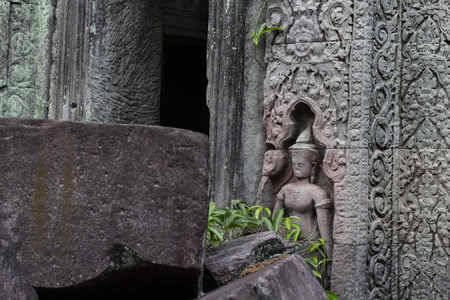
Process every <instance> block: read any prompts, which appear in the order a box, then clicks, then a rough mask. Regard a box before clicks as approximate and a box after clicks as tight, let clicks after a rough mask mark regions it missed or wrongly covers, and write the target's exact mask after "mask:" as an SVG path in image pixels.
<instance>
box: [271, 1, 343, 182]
mask: <svg viewBox="0 0 450 300" xmlns="http://www.w3.org/2000/svg"><path fill="white" fill-rule="evenodd" d="M333 3H334V4H332V3H331V2H325V3H323V4H322V5H321V3H320V2H319V1H284V2H279V1H272V2H270V3H269V7H268V11H267V20H268V23H269V24H268V26H282V27H283V28H284V30H283V31H280V32H276V33H274V34H273V35H271V37H270V38H269V39H268V48H267V51H266V60H267V62H268V67H267V75H266V82H265V97H264V124H265V128H266V133H267V141H266V142H267V144H268V145H272V146H273V147H275V148H276V149H287V148H288V147H289V145H292V144H293V142H294V141H295V139H296V137H297V136H298V134H299V130H300V128H299V126H298V121H296V119H298V118H299V117H300V118H301V116H299V114H300V113H301V112H299V104H302V103H303V104H307V105H308V106H309V107H310V109H311V110H312V111H313V113H314V115H315V118H314V124H313V126H312V128H313V132H314V136H315V138H316V139H317V140H318V142H319V143H320V144H321V145H322V146H324V147H326V148H327V151H326V154H325V160H326V161H327V162H328V163H327V164H325V167H326V168H327V169H326V172H327V176H329V177H330V179H332V180H333V181H335V182H338V181H340V180H341V179H342V178H343V176H344V174H345V167H344V166H345V158H344V157H345V155H344V151H343V150H339V149H345V140H346V132H345V125H344V124H345V123H346V122H347V119H348V65H349V63H348V62H349V52H350V41H349V40H348V39H349V38H350V32H351V29H352V26H351V15H352V12H351V5H350V3H348V2H346V1H336V2H333ZM331 25H332V26H331Z"/></svg>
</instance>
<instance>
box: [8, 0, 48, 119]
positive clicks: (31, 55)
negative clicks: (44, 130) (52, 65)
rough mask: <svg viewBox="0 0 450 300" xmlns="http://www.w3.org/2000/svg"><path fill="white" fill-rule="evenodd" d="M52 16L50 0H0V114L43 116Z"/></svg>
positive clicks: (24, 116)
mask: <svg viewBox="0 0 450 300" xmlns="http://www.w3.org/2000/svg"><path fill="white" fill-rule="evenodd" d="M52 16H53V6H52V5H51V3H50V2H49V1H3V0H2V1H0V38H1V45H0V116H3V117H22V118H39V117H40V118H44V117H45V107H46V104H47V101H48V92H47V91H48V73H49V41H50V36H51V26H52V25H51V23H52V22H51V20H52Z"/></svg>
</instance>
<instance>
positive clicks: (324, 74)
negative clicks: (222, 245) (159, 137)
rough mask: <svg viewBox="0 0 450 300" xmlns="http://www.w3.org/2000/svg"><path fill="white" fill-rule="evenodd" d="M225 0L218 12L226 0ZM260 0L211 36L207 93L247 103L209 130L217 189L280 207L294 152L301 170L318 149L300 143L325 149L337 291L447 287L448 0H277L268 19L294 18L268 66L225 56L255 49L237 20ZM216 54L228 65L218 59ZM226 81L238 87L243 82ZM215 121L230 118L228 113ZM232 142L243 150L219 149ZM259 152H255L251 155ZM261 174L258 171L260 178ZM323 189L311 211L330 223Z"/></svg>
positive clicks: (323, 176) (389, 294)
mask: <svg viewBox="0 0 450 300" xmlns="http://www.w3.org/2000/svg"><path fill="white" fill-rule="evenodd" d="M219 2H220V3H218V4H214V5H212V6H213V7H212V9H211V11H212V16H215V14H218V12H220V11H221V9H222V5H225V4H224V3H225V1H219ZM255 2H257V1H250V2H249V4H248V6H246V5H247V4H238V3H235V4H232V5H231V7H227V10H228V11H229V14H231V15H233V16H237V19H238V20H239V21H240V23H238V24H237V25H235V27H233V24H225V25H223V24H221V23H220V22H217V21H215V19H214V17H213V18H212V19H211V21H210V23H211V24H212V26H211V27H212V30H213V33H214V34H216V35H217V34H218V32H220V33H221V34H224V35H226V34H229V38H227V39H226V41H225V42H224V41H222V42H221V43H220V44H219V43H218V38H215V35H212V36H210V38H211V39H212V40H213V42H211V41H210V44H211V47H213V49H212V50H211V51H210V55H212V56H213V57H214V58H215V59H216V60H215V61H213V60H212V59H211V60H210V61H209V62H210V67H209V69H210V72H211V70H212V71H213V72H214V73H211V74H213V77H212V78H211V77H210V78H209V79H210V85H212V86H213V88H215V89H216V90H213V88H211V87H210V97H212V98H213V99H217V101H221V102H225V104H217V105H218V106H219V105H220V107H217V108H215V109H216V111H217V112H223V111H224V109H223V108H221V107H222V106H226V105H229V106H232V108H228V109H227V110H226V111H227V113H228V114H229V116H230V117H231V115H232V114H233V113H237V112H238V111H242V112H243V113H242V115H238V116H236V117H231V120H232V121H233V122H235V124H236V125H235V126H239V128H240V129H241V132H233V131H232V129H230V130H229V131H227V132H220V133H219V134H217V135H216V136H215V137H211V138H210V143H211V145H212V150H213V151H214V150H216V157H214V156H212V161H211V162H210V163H211V164H212V169H213V170H215V171H216V172H214V173H213V174H215V176H216V177H215V179H216V180H215V182H214V178H213V189H215V190H213V195H215V199H216V200H217V201H218V202H219V201H227V199H223V198H221V197H222V195H223V194H226V195H227V196H229V197H230V198H234V197H244V198H246V200H247V201H254V203H260V204H264V205H266V206H269V207H270V206H273V205H274V204H275V203H277V202H279V201H280V200H283V199H284V198H286V196H285V194H286V192H285V191H284V190H285V189H286V187H289V186H291V185H292V182H293V181H295V180H293V179H292V178H293V177H298V176H297V175H296V174H295V171H294V172H293V171H292V168H293V166H292V163H293V164H294V169H295V164H296V163H297V161H299V159H300V161H301V160H303V161H305V160H306V161H308V160H313V159H312V157H313V156H316V154H314V155H313V154H311V155H310V156H309V158H301V157H300V156H299V155H298V154H296V153H298V152H296V151H295V148H302V145H303V148H306V147H304V146H305V145H306V144H307V143H309V146H308V147H309V148H311V149H315V150H316V151H317V152H319V153H320V155H321V157H322V158H321V163H320V164H319V170H318V171H317V176H315V177H316V178H317V180H316V186H318V187H317V189H319V188H320V189H322V190H324V191H326V192H327V194H328V195H329V199H330V201H332V202H333V207H334V212H333V215H334V216H333V224H332V232H333V234H332V235H333V236H332V241H333V244H334V245H333V267H332V272H331V288H332V290H334V291H336V293H337V294H338V295H340V297H341V298H342V299H420V298H423V299H446V298H448V296H449V289H450V284H449V280H448V278H449V276H450V264H449V256H450V252H449V250H450V248H449V246H450V244H449V241H450V240H449V222H450V219H449V203H450V202H449V199H450V195H449V190H448V189H449V186H448V178H447V175H446V174H447V172H448V171H449V169H448V164H449V163H448V162H449V157H448V155H447V151H448V150H447V148H448V146H449V145H448V138H447V134H448V129H449V127H448V118H449V115H448V114H449V96H450V94H449V92H450V91H449V86H448V85H449V83H450V78H449V77H448V66H447V64H448V61H449V50H450V46H449V34H450V25H449V23H448V17H449V13H450V4H449V3H448V2H446V1H346V0H337V1H314V0H288V1H278V0H269V1H268V4H267V12H266V20H265V21H266V22H267V26H268V27H272V26H276V27H282V28H283V30H277V31H273V32H272V33H270V34H268V35H267V37H266V48H265V51H264V49H263V47H261V46H260V47H259V48H258V51H259V60H260V61H261V60H263V59H264V60H265V63H266V70H257V68H256V69H253V68H252V67H247V64H246V63H243V62H240V61H239V60H237V59H236V60H232V61H231V62H230V63H228V64H227V63H226V62H225V60H226V61H228V60H229V58H228V57H227V58H226V59H222V60H220V59H221V58H220V57H221V56H227V55H228V56H229V57H231V58H233V57H235V56H233V55H232V54H231V51H232V50H229V48H231V47H233V46H234V47H237V48H238V49H241V50H240V51H242V53H240V54H239V55H240V57H248V58H249V57H251V54H252V53H251V51H252V49H251V47H250V46H248V43H251V42H246V41H245V38H246V37H245V36H243V35H240V34H239V33H236V32H235V31H237V29H236V28H239V26H241V27H242V28H245V26H246V23H245V21H246V19H248V18H249V16H251V15H254V14H255V13H257V7H258V4H257V3H255ZM242 11H244V12H245V13H247V15H246V14H245V13H242ZM228 26H231V28H233V29H234V30H235V31H233V30H228V29H227V27H228ZM214 30H215V31H214ZM250 30H251V29H250ZM210 34H211V31H210ZM227 36H228V35H227ZM242 45H246V46H247V47H248V48H246V49H245V50H243V49H242V48H241V47H242ZM264 52H265V56H264V57H263V54H262V53H264ZM217 60H220V61H221V62H223V65H222V67H223V66H225V69H223V68H222V69H218V67H216V66H215V64H214V63H215V62H217ZM236 65H238V66H236ZM242 68H243V70H241V69H242ZM230 74H232V75H230ZM261 77H263V78H265V81H264V85H259V88H258V89H257V88H256V87H255V83H254V80H255V78H258V80H261ZM216 78H220V79H216ZM224 78H225V79H224ZM223 80H225V83H223V82H222V81H223ZM238 82H239V83H241V82H244V83H245V84H244V86H243V87H242V86H241V85H240V84H239V83H238ZM220 84H222V87H220V86H219V85H220ZM229 86H233V87H235V88H236V91H235V92H234V93H233V94H231V93H230V92H229ZM211 91H213V92H211ZM252 92H254V93H255V94H252ZM263 93H264V94H263ZM255 98H256V99H255ZM241 99H242V100H241ZM210 101H211V100H210ZM253 105H257V107H258V108H250V107H251V106H253ZM256 115H260V116H261V119H262V120H263V121H262V122H261V123H260V124H261V125H260V126H262V125H264V130H262V131H263V132H264V133H265V134H254V135H251V134H249V131H251V130H254V129H255V128H257V129H258V130H260V129H261V128H260V127H256V125H249V123H252V124H253V123H254V122H255V121H253V119H254V118H255V116H256ZM214 116H215V115H214V107H213V111H212V117H213V118H214ZM214 121H215V122H217V123H218V125H217V128H220V127H221V125H222V124H224V123H225V122H228V121H229V120H222V119H220V118H219V116H217V119H216V120H214V119H213V120H212V124H213V123H214ZM261 140H265V144H266V145H264V146H261V144H264V142H261ZM230 141H236V145H237V149H231V148H228V147H227V148H226V150H222V149H220V147H222V146H223V145H225V144H227V143H229V142H230ZM214 146H216V147H215V148H214ZM265 147H266V148H265ZM249 149H252V150H249ZM261 149H265V150H264V151H267V152H266V153H265V156H263V155H262V153H261V152H260V151H261ZM250 151H251V152H252V153H254V154H257V155H258V160H257V163H256V162H255V159H249V158H247V156H248V155H249V153H250ZM229 157H233V158H234V160H236V161H238V163H234V164H233V163H232V162H230V161H229V160H227V158H229ZM264 157H265V158H264ZM303 163H304V162H303ZM255 165H258V166H261V171H260V172H262V173H257V172H256V169H255V168H256V167H254V166H255ZM224 168H225V169H227V170H228V173H227V172H226V171H224ZM230 168H231V170H230ZM230 173H231V174H230ZM256 173H257V174H261V177H260V179H259V180H258V181H252V179H253V178H255V177H256ZM309 176H310V175H309ZM248 178H251V180H247V179H248ZM310 182H311V184H312V183H313V182H312V180H310ZM214 184H215V185H214ZM214 193H215V194H214ZM299 195H300V194H298V193H297V196H296V197H297V199H305V198H302V196H299ZM304 197H306V196H304ZM313 198H314V197H313ZM322 198H324V199H326V197H325V196H324V197H322ZM316 200H317V202H315V204H314V205H312V206H310V208H309V211H310V213H311V214H313V215H314V214H317V218H318V220H317V222H318V225H320V218H319V213H318V212H317V210H318V206H319V207H320V206H322V204H321V203H325V202H320V200H319V199H314V201H316ZM305 201H306V200H305ZM294 203H295V205H301V203H306V202H304V200H302V201H299V200H297V201H296V202H294ZM290 205H293V204H292V203H291V204H290ZM325 206H326V204H325ZM286 207H287V208H288V209H289V204H287V203H286ZM314 207H315V208H314ZM292 209H294V211H296V212H297V213H298V212H300V210H302V209H300V208H299V207H298V208H292ZM304 209H306V211H307V210H308V208H304ZM330 229H331V228H330ZM320 233H321V234H322V232H320Z"/></svg>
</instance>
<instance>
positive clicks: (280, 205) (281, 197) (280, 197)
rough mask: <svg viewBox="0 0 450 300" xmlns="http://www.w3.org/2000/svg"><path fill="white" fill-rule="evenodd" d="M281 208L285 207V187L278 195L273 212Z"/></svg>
mask: <svg viewBox="0 0 450 300" xmlns="http://www.w3.org/2000/svg"><path fill="white" fill-rule="evenodd" d="M280 208H284V189H281V191H280V192H279V193H278V195H277V202H276V203H275V207H274V208H273V212H276V211H277V210H278V209H280Z"/></svg>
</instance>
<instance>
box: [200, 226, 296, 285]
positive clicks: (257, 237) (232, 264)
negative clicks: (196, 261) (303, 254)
mask: <svg viewBox="0 0 450 300" xmlns="http://www.w3.org/2000/svg"><path fill="white" fill-rule="evenodd" d="M299 250H300V245H299V244H297V243H292V242H290V241H288V240H286V239H284V238H283V236H282V235H281V234H280V233H278V232H274V231H266V232H261V233H257V234H251V235H248V236H244V237H241V238H238V239H235V240H233V241H229V242H226V243H224V244H222V245H221V246H220V247H219V249H218V250H217V251H216V252H215V253H214V254H213V255H212V256H210V257H208V258H207V259H206V260H205V276H204V287H203V288H204V291H210V290H212V289H214V288H217V287H219V286H221V285H224V284H227V283H228V282H230V281H232V280H234V279H236V278H237V277H238V276H239V274H240V273H241V272H242V271H243V270H244V269H245V268H247V267H248V266H249V265H252V264H255V263H258V262H262V261H265V260H268V259H272V258H274V257H276V256H280V255H283V254H292V253H297V252H298V251H299Z"/></svg>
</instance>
